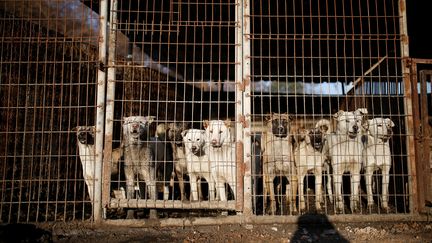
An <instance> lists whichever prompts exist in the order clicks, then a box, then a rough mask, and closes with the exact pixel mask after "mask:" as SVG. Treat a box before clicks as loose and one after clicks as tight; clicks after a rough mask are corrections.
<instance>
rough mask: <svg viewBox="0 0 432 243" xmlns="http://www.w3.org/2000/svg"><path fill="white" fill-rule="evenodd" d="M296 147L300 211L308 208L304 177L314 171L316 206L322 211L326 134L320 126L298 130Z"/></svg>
mask: <svg viewBox="0 0 432 243" xmlns="http://www.w3.org/2000/svg"><path fill="white" fill-rule="evenodd" d="M297 134H298V135H297V136H295V137H296V138H297V141H296V148H295V150H294V155H295V162H296V166H297V176H298V180H299V182H298V183H299V192H298V195H299V207H300V211H303V212H304V211H305V210H306V204H305V198H304V178H305V176H306V175H307V174H308V173H310V172H312V173H313V174H314V175H315V208H316V210H317V211H318V212H320V211H321V203H322V199H323V196H322V171H323V167H324V164H325V159H326V156H325V155H324V154H323V153H322V148H323V145H324V139H325V138H324V134H323V133H322V132H321V130H320V129H318V128H311V129H304V128H300V129H299V130H298V133H297Z"/></svg>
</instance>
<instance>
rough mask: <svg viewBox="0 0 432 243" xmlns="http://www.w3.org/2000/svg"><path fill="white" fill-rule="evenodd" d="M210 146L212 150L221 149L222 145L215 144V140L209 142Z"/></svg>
mask: <svg viewBox="0 0 432 243" xmlns="http://www.w3.org/2000/svg"><path fill="white" fill-rule="evenodd" d="M211 146H212V147H213V148H220V147H222V144H221V143H219V142H217V141H216V140H213V141H212V142H211Z"/></svg>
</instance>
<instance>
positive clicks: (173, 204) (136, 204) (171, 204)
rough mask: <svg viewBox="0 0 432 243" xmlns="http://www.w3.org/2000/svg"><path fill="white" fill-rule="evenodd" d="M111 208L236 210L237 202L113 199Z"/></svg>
mask: <svg viewBox="0 0 432 243" xmlns="http://www.w3.org/2000/svg"><path fill="white" fill-rule="evenodd" d="M110 207H112V208H119V207H120V208H157V209H221V210H237V202H236V201H234V200H229V201H224V202H223V201H201V202H182V201H179V200H169V201H165V200H145V199H114V198H112V199H111V201H110Z"/></svg>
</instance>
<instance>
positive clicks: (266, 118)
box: [264, 114, 273, 123]
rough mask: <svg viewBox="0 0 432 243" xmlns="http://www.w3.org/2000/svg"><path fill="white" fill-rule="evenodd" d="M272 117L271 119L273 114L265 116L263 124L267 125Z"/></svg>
mask: <svg viewBox="0 0 432 243" xmlns="http://www.w3.org/2000/svg"><path fill="white" fill-rule="evenodd" d="M272 117H273V114H267V115H265V116H264V120H265V123H268V122H269V121H271V119H272Z"/></svg>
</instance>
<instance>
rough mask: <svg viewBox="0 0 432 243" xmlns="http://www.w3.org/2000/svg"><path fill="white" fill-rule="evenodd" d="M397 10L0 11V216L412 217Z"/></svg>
mask: <svg viewBox="0 0 432 243" xmlns="http://www.w3.org/2000/svg"><path fill="white" fill-rule="evenodd" d="M401 3H402V4H403V3H404V1H399V0H390V1H387V0H386V1H384V0H382V1H363V0H351V1H343V0H320V1H305V0H293V1H281V0H277V1H263V0H261V1H258V0H256V1H238V0H237V1H234V0H232V1H224V0H207V1H198V0H187V1H175V0H163V1H156V0H153V1H138V0H127V1H124V0H111V1H110V6H109V12H108V13H107V15H108V16H109V18H110V19H109V23H110V24H109V26H108V33H110V36H105V37H103V36H99V32H100V28H99V21H100V12H99V11H100V4H101V2H100V1H94V0H92V1H65V0H64V1H63V0H58V1H49V0H40V1H12V0H11V1H6V0H4V1H0V33H2V34H1V45H0V56H1V58H0V92H1V94H2V97H3V98H2V99H1V101H0V116H1V118H2V119H1V123H0V134H1V135H3V136H4V139H2V140H0V143H1V145H2V146H0V151H1V152H0V176H1V179H0V184H1V186H0V197H1V200H0V201H1V202H0V221H2V222H30V221H57V220H74V219H79V220H85V219H89V218H92V216H94V210H93V205H94V202H95V200H96V199H95V198H98V197H97V196H99V195H95V194H96V192H95V191H97V190H94V189H96V188H97V187H100V186H101V187H102V194H106V195H103V197H102V202H103V206H104V208H106V209H107V215H105V216H106V217H107V218H124V217H135V218H141V217H144V218H145V217H150V216H151V211H149V209H158V212H160V213H159V216H166V215H168V216H169V217H183V216H191V215H192V216H194V215H196V216H201V215H203V216H208V215H219V212H220V211H223V212H229V213H234V212H236V211H237V212H242V210H243V209H244V210H245V211H246V210H247V208H248V207H249V206H251V208H252V209H253V210H252V211H253V212H252V213H253V214H255V215H267V214H271V215H297V214H298V213H310V212H317V211H318V212H321V213H324V214H336V213H337V214H351V213H359V214H363V215H366V214H383V213H391V214H399V213H402V214H407V213H412V212H413V207H414V206H413V195H414V194H415V193H416V191H413V188H412V187H411V183H412V181H413V179H414V178H413V176H412V172H411V170H412V168H411V167H412V165H413V163H411V162H410V158H411V157H410V156H412V155H410V153H411V152H413V151H411V150H410V148H411V147H410V144H409V142H408V141H410V140H409V139H412V138H413V137H414V136H415V134H412V132H411V131H413V129H412V128H410V127H408V125H409V124H410V123H408V121H409V119H408V118H410V114H411V112H412V111H411V110H409V109H410V108H409V106H408V105H407V99H409V98H410V96H409V95H410V94H407V93H406V91H407V86H406V83H405V82H404V78H405V76H404V75H405V73H404V68H405V67H404V66H403V63H404V57H405V56H404V55H405V54H404V52H403V51H402V50H401V49H402V48H401V46H402V44H403V43H402V42H403V41H404V35H405V34H406V33H405V32H404V31H405V30H404V29H403V28H401V26H402V25H401V24H400V23H401V22H400V21H403V17H404V16H401V15H403V13H401V12H400V5H399V4H401ZM103 38H109V42H110V43H109V48H108V50H107V52H109V53H107V55H108V56H109V58H108V59H107V61H106V63H100V61H99V60H100V57H99V56H98V51H99V44H100V42H101V40H102V39H103ZM98 72H107V73H108V75H107V76H108V77H107V80H106V83H104V84H106V85H107V90H106V91H105V90H102V91H103V92H106V95H107V96H106V100H105V102H106V103H105V104H106V106H105V107H100V106H98V104H96V102H97V100H96V98H97V94H98V92H97V91H98V79H97V76H98ZM428 75H429V74H428ZM428 77H430V76H428ZM240 79H241V80H240ZM425 84H426V91H425V92H426V94H428V92H429V93H430V91H427V90H428V89H429V90H430V81H429V83H427V82H426V83H425ZM427 85H429V86H427ZM428 87H429V88H428ZM422 90H424V88H423V89H422ZM99 91H101V90H99ZM421 92H424V91H421ZM426 98H427V99H426V101H421V102H423V103H424V102H426V103H428V104H430V99H429V98H430V95H429V96H426ZM249 101H250V102H249ZM423 103H422V104H423ZM422 107H423V106H422ZM426 107H427V105H426ZM105 108H106V113H105V116H106V117H105V124H106V125H105V126H104V131H97V130H95V128H94V126H95V125H96V123H97V122H96V116H97V115H96V113H97V111H101V109H102V110H103V109H105ZM417 108H418V107H414V109H417ZM359 109H360V110H359ZM249 110H250V111H249ZM340 110H344V111H350V112H354V115H352V114H351V113H350V114H345V113H339V111H340ZM366 110H367V113H366V112H365V111H366ZM423 110H424V109H423ZM356 111H357V112H356ZM429 112H430V111H429ZM424 117H425V116H424V115H423V116H422V118H424ZM336 118H337V119H336ZM358 118H363V119H358ZM377 118H383V119H382V120H372V119H377ZM323 119H324V120H323ZM386 119H390V120H386ZM411 119H412V117H411ZM337 120H339V122H338V121H337ZM352 120H355V121H354V123H356V125H355V126H357V128H356V129H355V130H356V132H354V133H356V134H357V133H358V134H357V136H356V139H355V140H353V141H352V142H347V141H348V140H346V139H347V137H349V136H350V135H353V134H354V133H351V134H349V133H348V134H346V136H345V135H344V134H342V132H341V129H340V124H339V123H343V124H345V125H346V126H347V127H348V123H349V122H351V121H352ZM249 121H250V122H249ZM318 122H320V123H318ZM317 124H321V125H320V126H317ZM422 124H423V125H422V126H425V124H426V123H424V122H423V123H422ZM378 127H380V128H378ZM383 127H386V128H387V129H386V130H385V132H387V134H385V135H383V136H381V135H379V136H378V140H380V141H381V142H382V145H377V146H376V147H374V146H375V145H374V144H373V142H374V141H376V140H377V139H376V138H377V134H376V132H377V131H382V130H380V129H381V128H383ZM324 128H326V129H324ZM351 128H352V127H351ZM97 132H99V133H100V132H104V134H105V137H104V141H103V142H104V149H105V151H104V152H103V156H104V158H103V163H104V177H103V178H104V180H103V181H102V183H101V182H100V181H95V178H97V177H96V172H95V167H96V163H98V162H97V161H96V156H97V155H96V152H95V151H96V150H95V148H94V145H95V140H96V137H95V133H97ZM374 132H375V133H374ZM203 141H204V142H203ZM98 142H100V141H98ZM249 145H251V146H250V147H251V148H249V147H248V146H249ZM366 148H368V149H366ZM369 148H370V149H369ZM108 150H109V151H108ZM249 151H250V152H249ZM364 151H366V152H364ZM417 152H418V151H417ZM368 156H369V157H370V159H367V158H369V157H368ZM346 157H349V159H346ZM369 160H370V161H369ZM375 160H379V161H384V162H385V163H390V164H389V171H388V175H389V179H388V181H387V179H386V178H387V177H386V176H385V175H386V174H387V173H386V170H385V167H383V166H382V165H377V166H376V167H373V165H374V164H373V162H374V161H375ZM368 161H369V162H370V163H372V164H370V165H369V166H365V163H368ZM388 161H390V162H388ZM249 163H250V164H249ZM342 164H343V165H347V166H348V164H349V165H352V166H354V167H355V166H357V167H356V168H351V167H345V168H342V169H341V167H342V166H341V165H342ZM359 165H360V169H359V168H358V166H359ZM414 166H415V164H414ZM368 167H370V168H372V169H374V170H373V173H372V179H371V180H370V181H369V179H368V180H366V175H367V174H369V172H367V170H366V168H368ZM249 175H250V177H249ZM303 176H304V178H303ZM320 176H321V179H320ZM247 180H251V181H247ZM356 183H357V184H356ZM101 184H102V185H101ZM383 184H384V185H387V186H385V187H382V185H383ZM249 185H251V188H249ZM369 186H371V187H369ZM368 188H370V189H368ZM387 188H388V189H387ZM386 190H388V193H387V194H388V199H387V196H385V195H384V194H385V192H386ZM414 190H415V188H414ZM356 191H358V193H356ZM370 191H372V192H370ZM368 192H369V193H368ZM368 194H369V195H368ZM371 196H372V197H371ZM386 203H388V205H386ZM249 204H251V205H249ZM356 204H358V205H356ZM118 208H120V209H122V208H132V209H140V210H135V212H133V214H130V212H131V211H127V212H126V211H124V210H117V209H118Z"/></svg>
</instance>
